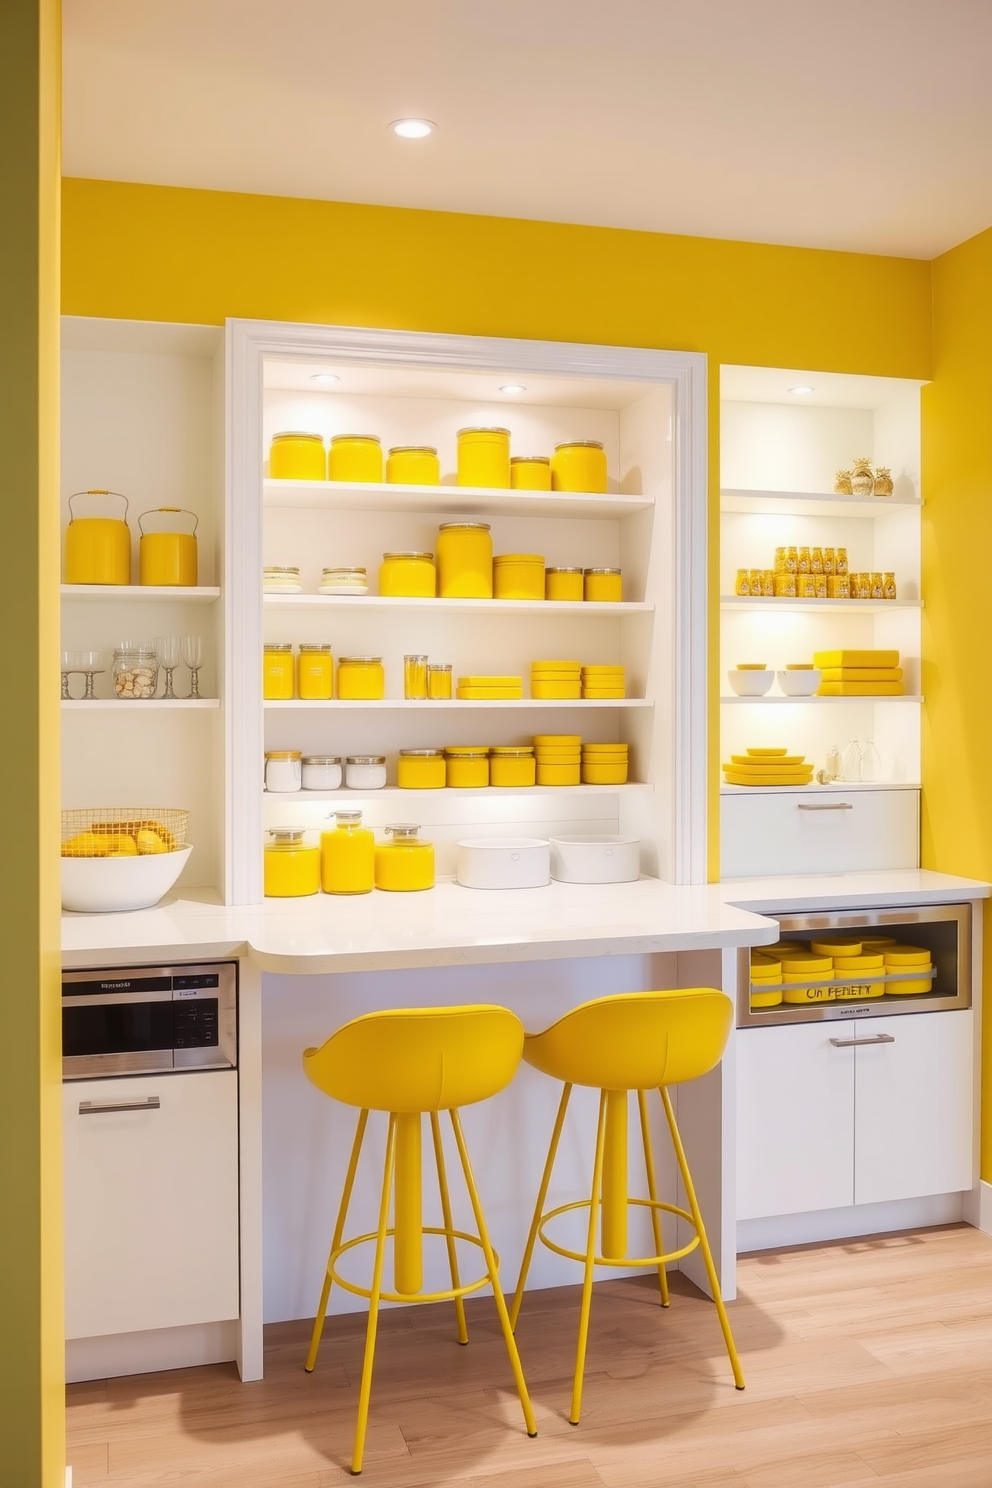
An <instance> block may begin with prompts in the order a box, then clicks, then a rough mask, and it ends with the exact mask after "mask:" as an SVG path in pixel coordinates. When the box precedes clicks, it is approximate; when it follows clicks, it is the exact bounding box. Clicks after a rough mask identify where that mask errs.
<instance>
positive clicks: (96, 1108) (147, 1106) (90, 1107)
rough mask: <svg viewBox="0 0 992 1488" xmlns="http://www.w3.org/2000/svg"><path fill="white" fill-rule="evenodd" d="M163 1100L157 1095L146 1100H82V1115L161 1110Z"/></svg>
mask: <svg viewBox="0 0 992 1488" xmlns="http://www.w3.org/2000/svg"><path fill="white" fill-rule="evenodd" d="M161 1108H162V1102H161V1100H160V1099H159V1098H158V1096H157V1095H148V1096H146V1097H145V1099H144V1100H120V1101H80V1102H79V1114H80V1116H102V1115H104V1114H106V1113H108V1112H112V1111H159V1110H161Z"/></svg>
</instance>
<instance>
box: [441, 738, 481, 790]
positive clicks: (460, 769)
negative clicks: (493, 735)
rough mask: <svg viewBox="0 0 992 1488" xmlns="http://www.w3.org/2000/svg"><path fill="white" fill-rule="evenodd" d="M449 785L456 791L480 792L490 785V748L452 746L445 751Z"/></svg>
mask: <svg viewBox="0 0 992 1488" xmlns="http://www.w3.org/2000/svg"><path fill="white" fill-rule="evenodd" d="M444 759H445V770H446V772H447V777H448V785H449V786H452V787H453V788H454V789H455V790H480V789H482V788H483V787H485V786H487V785H488V784H489V746H488V745H482V744H452V745H450V746H449V747H448V748H447V749H446V750H445V751H444Z"/></svg>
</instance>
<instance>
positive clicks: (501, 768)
mask: <svg viewBox="0 0 992 1488" xmlns="http://www.w3.org/2000/svg"><path fill="white" fill-rule="evenodd" d="M536 782H537V761H536V760H535V758H534V749H533V746H532V745H527V746H523V745H520V746H518V745H511V744H494V745H493V747H492V749H491V750H490V751H489V784H490V785H499V786H504V787H505V786H522V785H524V786H526V785H534V784H536Z"/></svg>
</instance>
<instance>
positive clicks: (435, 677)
mask: <svg viewBox="0 0 992 1488" xmlns="http://www.w3.org/2000/svg"><path fill="white" fill-rule="evenodd" d="M427 696H428V697H429V698H433V699H434V701H435V702H445V701H447V699H449V698H450V697H451V662H450V661H437V662H434V661H429V662H428V663H427Z"/></svg>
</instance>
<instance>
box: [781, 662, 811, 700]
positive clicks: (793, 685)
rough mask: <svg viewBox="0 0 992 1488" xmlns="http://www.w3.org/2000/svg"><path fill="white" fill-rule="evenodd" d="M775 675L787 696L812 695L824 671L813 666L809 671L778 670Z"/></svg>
mask: <svg viewBox="0 0 992 1488" xmlns="http://www.w3.org/2000/svg"><path fill="white" fill-rule="evenodd" d="M775 676H776V679H777V681H778V685H779V687H781V689H782V691H783V692H784V693H785V695H786V697H812V696H813V694H814V692H815V691H816V689H817V688H818V687H819V685H820V678H821V677H822V676H823V673H822V672H821V671H820V669H819V668H818V667H813V668H812V670H810V671H807V672H776V673H775Z"/></svg>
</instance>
